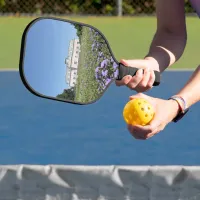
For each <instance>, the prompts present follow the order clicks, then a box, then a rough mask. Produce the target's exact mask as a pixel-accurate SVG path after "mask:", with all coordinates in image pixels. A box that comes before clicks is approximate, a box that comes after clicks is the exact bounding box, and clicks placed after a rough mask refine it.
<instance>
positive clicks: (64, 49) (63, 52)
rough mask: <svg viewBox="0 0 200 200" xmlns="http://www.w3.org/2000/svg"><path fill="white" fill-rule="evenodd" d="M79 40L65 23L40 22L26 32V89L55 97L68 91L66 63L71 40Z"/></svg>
mask: <svg viewBox="0 0 200 200" xmlns="http://www.w3.org/2000/svg"><path fill="white" fill-rule="evenodd" d="M75 38H78V37H77V35H76V29H75V28H74V26H73V25H71V24H70V23H68V22H64V21H59V20H53V19H42V20H39V21H37V22H36V23H35V24H33V25H32V26H31V28H30V30H29V31H28V34H27V38H26V47H25V59H24V73H25V77H26V79H27V81H28V83H29V85H30V86H31V87H32V88H33V89H34V90H35V91H36V92H38V93H40V94H42V95H45V96H50V97H52V96H53V97H56V96H57V95H58V94H61V93H62V92H63V90H64V89H67V88H69V86H68V85H67V84H66V82H65V75H66V72H67V69H66V64H65V59H66V58H67V56H68V48H69V43H70V40H72V39H75Z"/></svg>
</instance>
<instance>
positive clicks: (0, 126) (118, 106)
mask: <svg viewBox="0 0 200 200" xmlns="http://www.w3.org/2000/svg"><path fill="white" fill-rule="evenodd" d="M191 73H192V72H191V71H185V72H184V71H183V72H169V71H168V72H165V73H164V74H163V77H162V84H161V85H160V87H157V88H154V89H153V90H152V91H150V92H148V94H149V95H152V96H155V97H161V98H168V97H169V96H171V95H173V94H175V93H176V92H177V91H178V90H179V89H180V88H181V87H182V86H183V85H184V83H185V82H186V81H187V79H188V78H189V77H190V75H191ZM0 91H1V96H0V164H6V165H8V164H40V165H46V164H65V165H71V164H73V165H199V164H200V130H199V124H200V123H199V121H200V112H199V111H200V105H199V104H196V105H194V106H193V107H192V109H191V110H190V112H189V113H188V114H187V115H186V116H185V118H184V119H183V120H182V121H180V122H179V123H177V124H174V123H171V124H170V125H168V126H167V128H166V129H165V130H164V131H163V132H161V133H159V134H158V135H157V136H155V137H153V138H151V139H150V140H147V141H139V140H135V139H134V138H133V137H132V136H131V135H130V134H129V132H128V131H127V129H126V124H125V122H124V120H123V118H122V110H123V108H124V105H125V104H126V102H127V101H128V98H129V96H130V95H131V94H135V93H134V92H132V91H130V90H129V89H128V88H126V87H120V88H119V87H116V86H115V84H114V83H113V84H112V85H111V87H110V88H108V90H107V91H106V93H105V95H104V96H103V97H102V98H101V99H100V100H99V101H97V102H96V103H94V104H91V105H87V106H80V105H73V104H67V103H61V102H56V101H52V100H46V99H41V98H39V97H36V96H34V95H33V94H31V93H29V91H27V90H26V88H25V87H24V86H23V84H22V82H21V79H20V76H19V73H18V72H1V73H0Z"/></svg>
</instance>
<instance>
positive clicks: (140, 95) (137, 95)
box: [129, 92, 146, 100]
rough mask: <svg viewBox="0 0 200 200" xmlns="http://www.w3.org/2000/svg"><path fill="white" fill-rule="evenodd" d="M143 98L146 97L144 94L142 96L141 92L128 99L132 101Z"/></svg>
mask: <svg viewBox="0 0 200 200" xmlns="http://www.w3.org/2000/svg"><path fill="white" fill-rule="evenodd" d="M145 96H146V95H145V94H142V93H141V92H139V93H137V94H135V95H132V96H130V97H129V99H130V100H132V99H136V98H141V97H143V98H145Z"/></svg>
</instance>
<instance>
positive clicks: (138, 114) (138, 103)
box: [123, 98, 155, 126]
mask: <svg viewBox="0 0 200 200" xmlns="http://www.w3.org/2000/svg"><path fill="white" fill-rule="evenodd" d="M154 114H155V110H154V107H153V106H152V105H151V104H150V103H149V102H148V101H147V100H146V99H143V98H137V99H133V100H130V101H129V102H128V103H127V104H126V105H125V107H124V110H123V117H124V120H125V122H126V123H127V124H131V125H142V126H145V125H147V124H149V123H150V122H151V120H152V119H153V117H154Z"/></svg>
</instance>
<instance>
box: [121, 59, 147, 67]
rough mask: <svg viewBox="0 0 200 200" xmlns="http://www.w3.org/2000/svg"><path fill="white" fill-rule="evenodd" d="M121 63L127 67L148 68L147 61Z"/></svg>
mask: <svg viewBox="0 0 200 200" xmlns="http://www.w3.org/2000/svg"><path fill="white" fill-rule="evenodd" d="M120 62H121V63H122V64H123V65H125V66H126V67H136V68H142V69H144V68H146V60H124V59H121V60H120Z"/></svg>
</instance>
